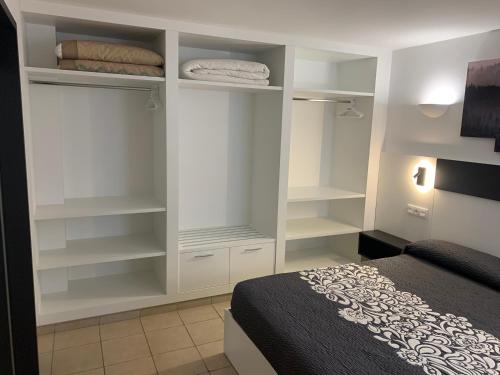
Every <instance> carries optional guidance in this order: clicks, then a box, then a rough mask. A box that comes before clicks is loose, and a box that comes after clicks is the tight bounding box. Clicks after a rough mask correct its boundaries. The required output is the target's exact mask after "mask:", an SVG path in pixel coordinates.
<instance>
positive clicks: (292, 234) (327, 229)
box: [286, 217, 361, 240]
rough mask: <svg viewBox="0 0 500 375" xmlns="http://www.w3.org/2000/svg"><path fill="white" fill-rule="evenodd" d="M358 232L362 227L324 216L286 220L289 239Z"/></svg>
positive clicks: (287, 237)
mask: <svg viewBox="0 0 500 375" xmlns="http://www.w3.org/2000/svg"><path fill="white" fill-rule="evenodd" d="M358 232H361V229H360V228H357V227H355V226H353V225H349V224H344V223H340V222H338V221H335V220H332V219H328V218H324V217H311V218H303V219H290V220H287V222H286V239H287V240H300V239H304V238H315V237H327V236H336V235H340V234H349V233H358Z"/></svg>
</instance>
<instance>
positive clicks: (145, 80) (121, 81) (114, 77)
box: [24, 67, 165, 88]
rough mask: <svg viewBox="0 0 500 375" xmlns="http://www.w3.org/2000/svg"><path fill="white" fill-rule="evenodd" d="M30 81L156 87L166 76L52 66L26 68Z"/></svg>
mask: <svg viewBox="0 0 500 375" xmlns="http://www.w3.org/2000/svg"><path fill="white" fill-rule="evenodd" d="M24 70H25V72H26V75H27V76H28V79H29V80H30V81H41V82H48V83H73V84H92V85H104V86H133V87H146V88H150V87H155V86H158V85H159V84H160V83H163V82H165V78H164V77H148V76H133V75H128V74H111V73H98V72H81V71H76V70H60V69H50V68H33V67H26V68H24Z"/></svg>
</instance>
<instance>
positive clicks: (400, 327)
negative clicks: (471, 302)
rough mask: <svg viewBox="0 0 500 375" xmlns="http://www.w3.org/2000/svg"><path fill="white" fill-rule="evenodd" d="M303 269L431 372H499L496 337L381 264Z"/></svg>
mask: <svg viewBox="0 0 500 375" xmlns="http://www.w3.org/2000/svg"><path fill="white" fill-rule="evenodd" d="M300 275H301V278H302V279H303V280H305V281H307V282H308V283H309V285H310V286H311V288H312V290H314V291H315V292H316V293H319V294H322V295H324V296H325V297H326V298H327V299H329V300H331V301H333V302H336V303H338V304H339V305H340V306H341V307H339V308H338V315H339V316H340V317H342V318H344V319H346V320H348V321H350V322H353V323H355V324H359V325H363V326H365V327H366V328H367V329H368V330H369V331H370V332H372V333H373V337H374V338H376V339H377V340H380V341H382V342H385V343H386V344H388V345H389V346H390V347H391V348H394V352H395V353H397V355H398V356H399V357H400V358H402V359H404V360H405V361H406V362H407V363H409V364H410V365H414V366H420V367H422V369H423V370H424V372H425V373H426V374H431V375H435V374H436V375H441V374H443V375H444V374H450V375H451V374H466V375H476V374H477V375H479V374H491V375H499V374H500V340H499V339H498V338H497V337H495V336H493V335H492V334H491V333H488V332H485V331H483V330H480V329H476V328H474V327H473V326H472V324H471V323H470V322H469V321H468V319H467V318H466V317H461V316H456V315H454V314H452V313H441V312H437V311H434V310H433V309H432V308H431V307H430V306H429V305H428V304H427V303H426V302H425V301H424V300H423V299H422V298H420V297H419V296H417V295H415V294H413V293H410V292H407V291H402V290H398V289H397V288H396V287H395V286H394V283H393V282H392V281H391V280H390V279H389V278H387V277H385V276H382V275H380V274H379V272H378V269H377V268H376V267H371V266H360V265H357V264H348V265H341V266H337V267H331V268H322V269H316V270H312V271H304V272H300ZM478 308H480V307H479V306H478ZM498 313H499V315H500V311H499V312H498ZM499 319H500V316H499ZM375 345H376V344H375Z"/></svg>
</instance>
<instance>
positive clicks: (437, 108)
mask: <svg viewBox="0 0 500 375" xmlns="http://www.w3.org/2000/svg"><path fill="white" fill-rule="evenodd" d="M418 108H419V109H420V112H422V114H423V115H424V116H426V117H429V118H439V117H441V116H443V115H444V114H445V113H446V112H448V108H450V105H449V104H419V105H418Z"/></svg>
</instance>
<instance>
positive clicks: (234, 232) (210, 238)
mask: <svg viewBox="0 0 500 375" xmlns="http://www.w3.org/2000/svg"><path fill="white" fill-rule="evenodd" d="M273 241H274V238H270V237H268V236H266V235H264V234H262V233H259V232H258V231H256V230H255V229H253V228H252V227H250V226H246V225H243V226H233V227H216V228H202V229H192V230H184V231H181V232H179V249H180V252H189V251H193V250H203V249H213V248H215V247H231V246H244V245H251V244H258V243H268V242H273Z"/></svg>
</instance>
